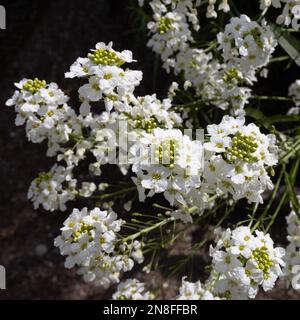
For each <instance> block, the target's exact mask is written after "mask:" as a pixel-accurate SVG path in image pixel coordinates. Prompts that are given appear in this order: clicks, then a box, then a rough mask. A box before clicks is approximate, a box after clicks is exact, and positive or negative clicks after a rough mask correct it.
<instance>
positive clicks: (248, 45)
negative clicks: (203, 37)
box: [218, 14, 277, 74]
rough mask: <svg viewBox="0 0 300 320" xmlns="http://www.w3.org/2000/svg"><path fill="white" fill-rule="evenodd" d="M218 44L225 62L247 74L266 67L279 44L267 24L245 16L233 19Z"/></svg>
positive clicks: (220, 36) (219, 37)
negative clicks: (260, 23)
mask: <svg viewBox="0 0 300 320" xmlns="http://www.w3.org/2000/svg"><path fill="white" fill-rule="evenodd" d="M218 42H219V49H220V50H222V55H223V58H224V61H225V62H226V63H228V64H229V65H230V66H234V67H236V68H237V69H238V70H240V71H242V72H243V73H245V74H247V73H248V71H249V70H250V71H251V70H252V69H257V68H261V67H263V66H265V65H266V64H267V63H268V62H269V60H270V57H271V55H272V53H273V52H274V50H275V46H276V44H277V42H276V40H275V38H274V35H273V32H272V31H271V29H270V28H269V27H268V26H267V25H266V22H263V23H262V25H259V24H258V23H257V22H256V21H251V19H250V18H249V17H248V16H246V15H244V14H243V15H241V16H240V17H239V18H238V17H234V18H231V20H230V23H228V24H227V25H226V27H225V31H224V32H221V33H219V34H218Z"/></svg>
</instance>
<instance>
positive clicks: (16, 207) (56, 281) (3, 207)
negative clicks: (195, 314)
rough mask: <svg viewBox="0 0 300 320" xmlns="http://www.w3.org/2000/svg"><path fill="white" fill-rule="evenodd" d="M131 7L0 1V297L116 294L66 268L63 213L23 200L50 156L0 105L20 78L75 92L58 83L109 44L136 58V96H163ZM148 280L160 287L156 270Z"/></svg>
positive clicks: (101, 0) (93, 1)
mask: <svg viewBox="0 0 300 320" xmlns="http://www.w3.org/2000/svg"><path fill="white" fill-rule="evenodd" d="M135 2H137V1H134V0H133V1H120V0H85V1H81V0H59V1H58V0H52V1H44V0H31V1H29V0H10V1H0V4H1V5H4V6H5V8H6V13H7V29H6V30H0V42H1V45H0V70H1V78H0V88H1V90H0V181H1V183H0V265H3V266H5V268H6V272H7V290H0V299H109V298H110V297H111V294H112V292H113V291H114V289H115V288H114V287H112V288H111V289H109V290H102V289H99V288H96V287H93V286H91V285H89V284H85V283H84V282H83V281H82V279H81V278H80V277H79V276H77V275H76V270H67V269H65V268H64V266H63V262H64V258H63V257H62V256H61V255H60V254H59V253H58V249H57V248H54V246H53V239H54V237H55V236H56V235H57V234H58V233H59V228H60V227H61V224H62V222H63V221H64V220H65V218H66V215H68V214H65V213H60V212H54V213H46V212H44V211H43V210H37V211H34V210H33V207H32V204H31V202H29V201H28V200H27V196H26V195H27V190H28V187H29V185H30V183H31V181H32V180H33V179H34V178H35V177H36V176H37V174H38V173H39V172H41V171H45V170H48V169H49V168H50V167H51V165H52V163H53V159H49V158H46V156H45V152H46V148H45V146H44V145H43V144H31V143H29V142H28V141H27V139H26V137H25V134H24V128H23V127H15V125H14V119H15V113H14V111H13V109H10V108H8V107H5V101H6V100H7V99H8V98H9V97H10V96H11V95H12V94H13V91H14V87H13V83H14V82H16V81H19V80H20V79H22V78H24V77H28V78H31V77H34V76H37V77H39V78H41V79H45V80H46V81H48V82H51V81H53V82H57V83H58V84H59V85H60V87H61V88H62V89H63V90H65V91H66V92H69V91H71V92H72V91H74V92H76V90H77V87H76V85H74V81H72V80H66V79H64V72H66V71H67V70H68V68H69V66H70V65H71V64H72V63H73V62H74V61H75V60H76V58H77V57H79V56H85V55H86V53H87V52H88V51H89V49H90V48H93V47H94V45H95V43H97V42H100V41H103V42H109V41H113V42H114V48H115V49H117V50H123V49H128V50H131V51H133V53H134V57H135V59H137V60H138V62H137V63H136V64H135V65H134V68H136V69H138V70H142V71H143V72H144V80H143V82H142V85H141V86H140V87H139V88H138V90H137V93H138V94H146V93H153V92H156V93H158V95H159V96H160V95H163V93H165V92H166V89H167V87H168V86H169V84H170V83H171V82H172V79H171V76H167V75H166V74H165V73H164V71H163V70H162V69H161V68H160V63H159V60H158V58H157V57H155V56H154V55H153V54H152V53H151V50H150V49H148V48H147V47H146V42H147V33H146V30H145V29H144V28H140V26H141V24H140V21H137V14H136V11H135V10H136V9H133V8H132V5H133V4H135ZM135 7H136V6H135ZM281 76H282V75H280V74H277V77H276V71H275V78H274V82H273V83H274V84H275V87H277V88H278V91H282V92H278V95H280V94H281V93H282V94H283V95H285V94H286V93H285V90H286V86H287V85H288V84H289V83H290V82H292V79H291V80H290V81H288V82H289V83H287V84H286V86H285V85H283V81H281V83H280V81H279V83H278V79H280V77H281ZM158 79H159V80H158ZM283 79H284V78H283ZM284 228H285V226H284ZM278 230H279V232H280V231H282V229H281V230H280V228H279V229H278ZM177 250H179V251H180V250H183V251H184V248H178V249H177ZM199 254H200V255H201V253H199ZM202 255H203V253H202ZM204 260H205V259H204ZM205 262H206V261H205ZM146 277H148V280H149V281H155V282H156V283H161V282H162V278H161V277H162V276H161V274H160V273H159V272H157V273H151V274H150V275H148V276H146ZM174 281H175V280H174ZM165 291H166V293H165V295H164V294H163V295H162V297H170V296H175V295H176V288H175V282H174V286H173V285H172V281H171V282H170V284H169V287H168V288H165ZM299 297H300V296H299V295H298V296H297V295H295V294H294V293H293V292H291V291H288V290H286V289H285V288H284V285H283V284H280V285H279V286H278V288H277V289H276V290H275V291H274V293H273V294H268V295H267V296H265V297H264V296H261V298H282V299H284V298H289V299H290V298H299Z"/></svg>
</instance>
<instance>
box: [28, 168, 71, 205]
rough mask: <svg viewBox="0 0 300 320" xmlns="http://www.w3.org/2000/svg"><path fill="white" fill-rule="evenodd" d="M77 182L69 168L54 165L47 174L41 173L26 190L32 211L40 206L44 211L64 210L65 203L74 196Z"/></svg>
mask: <svg viewBox="0 0 300 320" xmlns="http://www.w3.org/2000/svg"><path fill="white" fill-rule="evenodd" d="M76 184H77V180H76V179H74V178H73V175H72V171H71V170H70V168H65V167H63V166H59V165H57V164H55V165H54V166H53V167H52V168H51V170H50V171H49V172H41V173H40V174H39V176H38V177H37V178H35V179H34V180H33V181H32V183H31V185H30V188H29V190H28V199H31V200H32V202H33V205H34V209H37V208H38V207H39V206H42V207H43V208H44V209H45V210H48V211H54V210H60V211H65V210H66V202H68V201H70V200H73V199H74V198H75V197H76V195H77V191H76Z"/></svg>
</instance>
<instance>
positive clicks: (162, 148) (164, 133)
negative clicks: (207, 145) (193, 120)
mask: <svg viewBox="0 0 300 320" xmlns="http://www.w3.org/2000/svg"><path fill="white" fill-rule="evenodd" d="M130 153H131V155H132V160H131V161H132V164H133V165H132V171H133V172H135V173H136V174H137V178H134V182H135V183H136V184H137V186H138V189H139V192H140V200H144V199H145V194H144V191H145V190H149V192H148V194H147V196H148V197H151V196H153V195H154V194H155V193H163V194H164V196H165V198H166V199H167V200H168V201H169V202H170V204H171V205H174V204H177V205H178V204H185V200H184V195H185V194H186V193H188V192H189V191H190V190H191V189H193V188H197V187H199V186H200V184H201V172H202V170H203V147H202V143H201V142H200V141H197V140H195V141H193V140H191V138H190V137H189V136H188V135H183V134H182V132H181V131H180V130H178V129H170V130H164V129H161V128H156V129H154V130H153V132H152V133H150V134H149V133H145V134H143V136H142V137H141V138H140V141H139V142H138V143H136V144H135V145H133V147H132V148H131V150H130Z"/></svg>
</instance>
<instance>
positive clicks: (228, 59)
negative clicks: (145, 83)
mask: <svg viewBox="0 0 300 320" xmlns="http://www.w3.org/2000/svg"><path fill="white" fill-rule="evenodd" d="M187 3H188V4H189V5H186V4H187ZM216 3H217V1H216V0H210V1H209V5H208V9H207V16H208V17H216V16H217V13H216V11H215V5H216ZM200 4H201V3H200V2H199V3H198V2H196V1H194V2H193V1H178V2H177V1H158V0H157V1H150V6H151V8H152V10H153V18H154V20H155V21H152V22H150V23H149V25H148V27H149V28H150V33H151V35H152V36H151V38H150V40H149V42H148V44H149V46H150V47H151V48H152V50H153V51H154V52H156V53H158V54H160V56H161V59H162V61H163V67H164V68H165V69H166V70H167V71H168V72H169V70H170V68H172V69H174V73H175V74H181V73H182V74H183V76H184V80H185V88H188V87H190V86H192V87H193V88H194V89H195V91H196V95H197V97H199V98H201V99H202V101H203V104H208V105H209V104H211V105H213V106H215V107H217V108H220V109H222V110H227V109H229V110H230V113H231V114H232V115H234V116H242V115H244V114H245V112H244V106H245V105H246V104H247V103H248V101H249V98H250V97H251V89H250V88H249V87H248V86H251V85H252V84H253V83H254V82H255V81H257V78H256V76H255V73H256V71H258V69H259V68H262V67H263V66H265V65H266V64H267V63H268V61H269V59H270V56H271V54H272V53H273V51H274V48H275V46H276V41H275V39H274V36H273V33H272V32H271V30H270V28H269V27H268V26H266V23H265V22H263V23H262V25H259V24H258V23H257V22H255V21H251V20H250V18H248V17H247V16H245V15H242V16H241V17H240V18H232V19H231V21H230V23H229V24H227V25H226V28H225V31H224V33H219V34H218V41H219V44H220V46H219V49H221V50H222V51H223V58H224V62H225V63H224V64H221V63H220V62H219V61H218V60H216V59H214V58H213V56H212V54H211V53H208V52H206V51H205V50H203V49H198V48H194V47H193V45H192V44H193V43H194V38H193V36H192V33H191V29H189V28H188V27H189V26H188V23H187V19H186V17H185V15H188V13H189V12H190V11H189V10H190V9H189V8H192V7H193V6H194V8H197V6H199V5H200ZM218 4H219V6H218V9H219V10H223V11H224V12H227V11H228V10H229V5H228V2H227V1H223V0H222V1H218ZM185 5H186V7H185ZM187 8H188V9H187ZM179 17H180V18H179ZM179 21H181V22H182V24H183V25H181V26H179ZM178 29H179V30H180V31H178ZM198 29H199V25H198V24H197V27H196V30H198Z"/></svg>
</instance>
